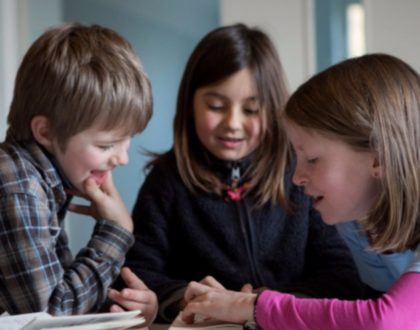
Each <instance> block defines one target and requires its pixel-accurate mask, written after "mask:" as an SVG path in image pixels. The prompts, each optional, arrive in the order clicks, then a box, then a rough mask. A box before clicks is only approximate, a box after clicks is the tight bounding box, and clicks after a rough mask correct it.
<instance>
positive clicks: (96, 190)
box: [84, 178, 105, 203]
mask: <svg viewBox="0 0 420 330" xmlns="http://www.w3.org/2000/svg"><path fill="white" fill-rule="evenodd" d="M84 188H85V193H86V196H87V197H88V199H90V200H92V201H93V202H96V203H99V202H101V200H102V199H103V198H104V196H105V193H104V192H103V191H102V190H101V188H100V187H99V186H98V185H97V184H96V182H95V180H94V179H92V178H88V179H87V180H85V182H84Z"/></svg>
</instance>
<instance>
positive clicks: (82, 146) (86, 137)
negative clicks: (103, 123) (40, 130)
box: [49, 128, 130, 192]
mask: <svg viewBox="0 0 420 330" xmlns="http://www.w3.org/2000/svg"><path fill="white" fill-rule="evenodd" d="M129 144H130V137H129V136H122V135H121V132H120V131H116V130H115V131H103V130H98V129H97V128H89V129H87V130H84V131H82V132H80V133H78V134H76V135H74V136H72V137H71V138H70V139H69V140H68V142H67V146H66V148H65V151H64V152H63V151H62V149H61V148H60V147H59V145H58V143H57V142H56V141H53V142H52V144H51V147H50V148H49V149H50V152H51V153H52V154H53V156H54V157H55V158H56V160H57V162H58V165H59V166H60V168H61V171H62V172H63V174H64V175H65V176H66V178H67V179H68V180H69V181H70V183H71V184H72V185H73V186H74V187H75V188H76V189H77V190H79V191H81V192H84V184H83V183H84V182H85V181H86V179H88V178H93V179H94V180H95V181H96V183H97V184H98V185H99V186H101V185H102V184H103V183H104V181H105V178H106V176H107V175H108V173H109V172H110V171H112V170H113V169H114V168H115V167H116V166H118V165H125V164H127V162H128V147H129Z"/></svg>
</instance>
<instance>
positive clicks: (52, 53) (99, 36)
mask: <svg viewBox="0 0 420 330" xmlns="http://www.w3.org/2000/svg"><path fill="white" fill-rule="evenodd" d="M37 115H42V116H45V117H46V118H48V120H49V123H50V128H51V131H52V132H53V135H54V138H56V139H57V141H58V143H59V144H60V147H61V148H62V149H63V150H64V149H65V147H66V143H67V141H68V139H69V138H70V137H72V136H74V135H75V134H77V133H79V132H81V131H83V130H85V129H88V128H90V127H92V126H95V127H97V128H99V129H105V130H106V129H121V131H122V132H123V133H125V134H127V135H133V134H136V133H139V132H141V131H142V130H143V129H144V128H145V127H146V124H147V122H148V121H149V119H150V117H151V115H152V96H151V87H150V82H149V80H148V78H147V76H146V74H145V73H144V71H143V68H142V65H141V63H140V60H139V58H138V57H137V56H136V54H135V53H134V51H133V49H132V47H131V45H130V44H129V43H128V42H127V41H126V40H125V39H124V38H123V37H122V36H120V35H119V34H117V33H116V32H115V31H112V30H110V29H108V28H105V27H101V26H98V25H92V26H84V25H81V24H79V23H66V24H63V25H61V26H57V27H54V28H51V29H49V30H47V31H46V32H45V33H43V34H42V35H41V36H40V37H39V38H38V39H37V40H36V41H35V42H34V43H33V44H32V46H31V47H30V48H29V50H28V51H27V53H26V54H25V56H24V58H23V61H22V63H21V65H20V67H19V70H18V73H17V76H16V83H15V90H14V96H13V100H12V104H11V109H10V112H9V115H8V124H9V128H8V132H7V134H8V136H10V135H11V136H13V137H14V138H15V139H16V140H18V141H33V136H32V132H31V120H32V118H34V117H35V116H37Z"/></svg>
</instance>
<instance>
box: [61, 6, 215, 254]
mask: <svg viewBox="0 0 420 330" xmlns="http://www.w3.org/2000/svg"><path fill="white" fill-rule="evenodd" d="M63 19H64V21H79V22H82V23H85V24H92V23H97V24H101V25H104V26H107V27H110V28H112V29H115V30H116V31H117V32H119V33H120V34H122V35H123V36H124V37H125V38H127V39H128V40H129V41H130V42H131V44H132V45H133V47H134V49H135V50H136V52H137V53H138V54H139V56H140V58H141V60H142V62H143V65H144V68H145V71H146V72H147V73H148V75H149V77H150V80H151V82H152V88H153V97H154V114H153V117H152V120H151V122H150V123H149V125H148V127H147V129H146V130H145V132H144V133H142V134H141V135H140V136H138V137H136V138H134V139H133V141H132V144H131V147H130V162H129V165H127V166H125V167H122V168H119V169H116V170H115V172H114V181H115V183H116V185H117V187H118V189H119V191H120V194H121V195H122V197H123V199H124V201H125V202H126V204H127V206H128V207H129V209H130V210H131V208H132V206H133V204H134V202H135V199H136V196H137V191H138V189H139V187H140V185H141V183H142V181H143V179H144V176H143V166H144V164H145V161H146V158H145V157H144V156H143V155H141V154H140V148H146V149H148V150H151V151H155V152H161V151H164V150H166V149H168V148H169V147H170V146H171V145H172V120H173V116H174V112H175V102H176V93H177V88H178V84H179V80H180V78H181V74H182V72H183V68H184V65H185V63H186V61H187V58H188V56H189V54H190V52H191V51H192V49H193V47H194V46H195V45H196V43H197V42H198V41H199V39H201V38H202V37H203V36H204V34H205V33H207V32H208V31H210V30H212V29H213V28H215V27H217V26H218V25H219V4H218V1H215V0H199V1H197V0H176V1H174V0H124V1H116V0H63ZM68 223H69V226H68V228H69V232H70V235H71V245H72V248H73V251H76V250H78V249H79V248H80V247H81V246H83V245H84V244H85V242H86V240H87V239H88V238H89V236H90V233H91V228H92V226H93V224H94V221H92V220H88V219H87V218H85V217H79V216H75V215H70V216H69V218H68Z"/></svg>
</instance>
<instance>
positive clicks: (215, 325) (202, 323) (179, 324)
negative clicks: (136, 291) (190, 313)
mask: <svg viewBox="0 0 420 330" xmlns="http://www.w3.org/2000/svg"><path fill="white" fill-rule="evenodd" d="M181 315H182V312H181V313H179V314H178V316H177V318H176V319H175V320H174V321H173V322H172V324H171V325H170V326H169V328H168V330H188V329H191V330H201V329H203V330H205V329H218V330H224V329H226V330H242V329H243V326H242V324H238V323H228V322H223V321H217V320H205V319H203V318H201V317H199V316H198V315H196V317H195V321H194V323H192V324H187V323H185V322H184V321H182V319H181Z"/></svg>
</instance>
